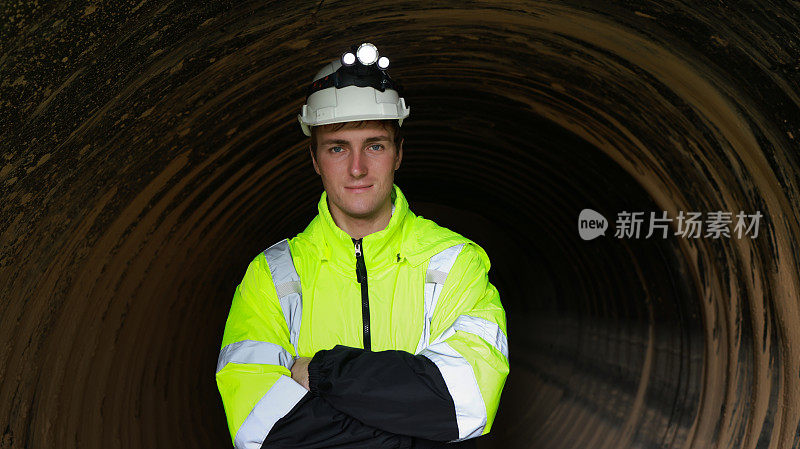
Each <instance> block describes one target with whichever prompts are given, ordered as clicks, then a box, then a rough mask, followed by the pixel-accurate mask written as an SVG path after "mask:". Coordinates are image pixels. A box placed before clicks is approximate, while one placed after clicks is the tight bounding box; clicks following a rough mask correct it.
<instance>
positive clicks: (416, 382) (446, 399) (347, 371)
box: [308, 345, 458, 441]
mask: <svg viewBox="0 0 800 449" xmlns="http://www.w3.org/2000/svg"><path fill="white" fill-rule="evenodd" d="M308 377H309V387H310V389H311V393H312V394H315V395H318V396H319V397H321V398H323V399H326V400H327V401H328V402H329V403H330V404H331V405H332V406H334V407H336V408H337V409H339V410H340V411H342V412H344V413H346V414H347V415H349V416H352V417H354V418H356V419H358V420H360V421H362V422H363V423H365V424H367V425H370V426H374V427H377V428H379V429H383V430H386V431H388V432H391V433H396V434H401V435H410V436H414V437H420V438H425V439H429V440H435V441H451V440H455V439H456V438H458V424H457V422H456V411H455V405H454V404H453V398H452V397H451V396H450V392H449V391H448V389H447V384H445V382H444V379H443V378H442V374H441V372H440V371H439V368H437V367H436V365H435V364H434V363H433V362H432V361H431V360H430V359H428V358H427V357H425V356H421V355H414V354H410V353H408V352H405V351H399V350H388V351H379V352H371V351H365V350H363V349H360V348H351V347H348V346H342V345H337V346H336V347H334V348H333V349H330V350H327V351H318V352H317V353H316V355H314V358H313V359H312V360H311V363H309V365H308Z"/></svg>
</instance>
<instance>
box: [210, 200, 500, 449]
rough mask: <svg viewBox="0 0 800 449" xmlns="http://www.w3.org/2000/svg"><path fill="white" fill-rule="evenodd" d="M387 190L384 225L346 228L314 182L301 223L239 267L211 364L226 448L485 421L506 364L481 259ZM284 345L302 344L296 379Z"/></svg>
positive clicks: (384, 443) (396, 438) (468, 430)
mask: <svg viewBox="0 0 800 449" xmlns="http://www.w3.org/2000/svg"><path fill="white" fill-rule="evenodd" d="M391 195H392V201H393V204H394V205H393V209H394V210H393V213H392V216H391V219H390V221H389V224H388V226H387V227H386V228H385V229H383V230H381V231H378V232H375V233H373V234H369V235H367V236H365V237H364V238H363V239H358V240H355V239H352V238H350V236H348V235H347V234H346V233H345V232H344V231H343V230H341V229H340V228H339V227H338V226H337V225H336V224H335V223H334V221H333V218H332V217H331V214H330V211H329V209H328V203H327V196H326V194H325V193H323V194H322V197H321V199H320V201H319V205H318V209H319V215H318V216H316V217H315V218H314V219H313V220H312V221H311V223H310V224H309V225H308V227H307V228H306V229H305V230H304V231H303V232H302V233H300V234H299V235H297V236H296V237H294V238H292V239H290V240H284V241H281V242H279V243H277V244H275V245H273V246H271V247H270V248H268V249H267V250H265V251H264V252H263V253H261V254H259V255H258V256H256V257H255V259H254V260H253V261H252V262H251V263H250V265H249V266H248V268H247V271H246V273H245V275H244V278H243V279H242V282H241V283H240V284H239V286H238V287H237V288H236V292H235V294H234V297H233V303H232V305H231V310H230V314H229V316H228V320H227V323H226V325H225V333H224V336H223V340H222V349H221V351H220V355H219V360H218V363H217V373H216V380H217V385H218V387H219V391H220V394H221V396H222V402H223V405H224V407H225V413H226V415H227V419H228V427H229V429H230V432H231V437H232V439H233V443H234V445H235V446H236V447H237V448H260V447H286V446H290V447H373V448H374V447H422V446H424V444H423V442H431V441H437V442H445V441H456V440H465V439H468V438H473V437H476V436H479V435H482V434H485V433H488V432H489V430H490V429H491V427H492V422H493V421H494V417H495V414H496V412H497V407H498V404H499V401H500V393H501V391H502V389H503V385H504V383H505V379H506V376H507V375H508V372H509V364H508V342H507V338H506V335H507V332H506V319H505V312H504V310H503V307H502V305H501V303H500V298H499V294H498V291H497V289H496V288H495V287H494V286H493V285H492V284H491V283H490V282H489V280H488V278H487V272H488V270H489V258H488V256H487V255H486V253H485V252H484V250H483V249H482V248H480V247H479V246H478V245H477V244H475V243H473V242H472V241H470V240H468V239H466V238H465V237H462V236H461V235H459V234H457V233H455V232H453V231H451V230H448V229H446V228H443V227H440V226H438V225H436V224H435V223H434V222H432V221H430V220H427V219H424V218H422V217H418V216H416V215H415V214H414V213H412V212H411V211H410V210H409V208H408V203H407V202H406V199H405V197H404V196H403V194H402V192H401V191H400V189H399V188H398V187H397V186H396V185H395V186H394V187H393V190H392V194H391ZM296 357H313V359H312V361H311V363H310V364H309V368H308V372H309V379H310V389H311V391H310V392H309V391H307V390H306V389H305V388H303V387H302V386H301V385H300V384H298V383H297V382H295V381H294V380H293V379H292V378H291V371H290V369H291V367H292V364H293V363H294V359H295V358H296ZM437 444H441V443H437Z"/></svg>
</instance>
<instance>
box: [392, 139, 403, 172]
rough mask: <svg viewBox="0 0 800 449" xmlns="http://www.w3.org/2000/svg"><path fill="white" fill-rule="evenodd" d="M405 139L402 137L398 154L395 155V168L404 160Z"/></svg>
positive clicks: (398, 146)
mask: <svg viewBox="0 0 800 449" xmlns="http://www.w3.org/2000/svg"><path fill="white" fill-rule="evenodd" d="M404 141H405V139H400V144H399V145H397V154H395V156H394V169H395V170H397V169H398V168H400V162H401V161H402V160H403V142H404Z"/></svg>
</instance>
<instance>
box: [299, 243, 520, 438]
mask: <svg viewBox="0 0 800 449" xmlns="http://www.w3.org/2000/svg"><path fill="white" fill-rule="evenodd" d="M488 270H489V259H488V257H487V256H486V253H485V252H484V251H483V250H482V249H481V248H480V247H478V246H477V245H475V244H466V245H464V247H463V249H462V251H461V253H460V254H459V256H458V258H457V259H456V262H455V263H454V265H453V267H452V269H451V270H450V273H449V275H448V276H447V280H446V281H445V284H444V286H443V289H442V293H441V295H440V296H439V300H438V303H437V306H436V309H435V313H434V315H433V318H432V320H431V326H430V329H431V336H432V338H433V339H432V341H431V344H429V345H428V346H427V347H425V348H424V349H423V350H422V351H420V352H419V353H418V354H410V353H408V352H405V351H380V352H369V351H364V350H363V349H358V348H349V347H345V346H336V347H334V348H333V349H331V350H328V351H319V352H317V354H316V355H315V356H314V358H313V359H312V361H311V363H310V364H309V368H308V369H309V385H310V388H311V392H312V393H313V394H315V395H318V396H320V397H322V398H324V399H326V400H327V401H329V402H330V403H331V405H332V406H334V407H336V408H337V409H339V410H341V411H343V412H344V413H346V414H348V415H350V416H353V417H355V418H356V419H359V420H361V421H363V422H364V423H365V424H368V425H372V426H375V427H378V428H380V429H384V430H387V431H390V432H393V433H399V434H404V435H412V436H417V437H422V438H427V439H431V440H439V441H458V440H465V439H468V438H473V437H477V436H480V435H483V434H486V433H488V432H489V430H490V429H491V426H492V423H493V421H494V417H495V414H496V412H497V407H498V405H499V401H500V393H501V391H502V389H503V385H504V384H505V379H506V377H507V375H508V372H509V364H508V343H507V339H506V320H505V312H504V310H503V308H502V305H501V303H500V298H499V294H498V292H497V289H496V288H495V287H494V286H493V285H492V284H491V283H490V282H489V280H488V276H487V274H488ZM409 410H411V411H413V413H409Z"/></svg>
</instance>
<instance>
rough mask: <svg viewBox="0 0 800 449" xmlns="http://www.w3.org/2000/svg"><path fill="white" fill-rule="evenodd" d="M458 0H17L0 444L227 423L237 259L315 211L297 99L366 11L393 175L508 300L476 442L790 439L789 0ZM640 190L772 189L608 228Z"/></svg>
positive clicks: (669, 195)
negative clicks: (600, 227)
mask: <svg viewBox="0 0 800 449" xmlns="http://www.w3.org/2000/svg"><path fill="white" fill-rule="evenodd" d="M443 6H445V4H444V3H442V4H437V5H436V6H435V7H434V6H433V5H430V4H429V3H424V2H407V3H402V4H397V3H385V4H384V3H381V2H378V3H375V4H372V5H365V4H363V3H356V2H336V3H326V2H320V3H314V4H300V5H297V4H289V3H288V2H287V3H272V4H266V3H264V2H241V3H236V4H232V3H207V4H195V3H191V4H189V3H180V2H174V3H171V2H163V1H154V2H141V3H130V4H129V3H119V4H114V5H106V4H99V3H98V4H94V3H90V4H73V5H62V4H58V5H49V6H45V5H38V4H34V3H31V4H28V3H21V4H18V5H7V6H6V7H4V11H3V14H4V16H5V17H4V20H3V25H2V33H3V39H2V40H0V45H2V47H1V48H2V52H0V108H2V111H3V114H2V117H0V123H2V125H3V126H2V127H1V128H0V133H1V134H0V136H1V137H0V141H2V160H0V183H2V186H3V189H2V193H0V195H2V199H3V201H2V205H1V206H0V207H2V212H0V248H2V253H1V254H0V289H2V294H3V296H2V297H3V300H2V303H0V342H2V344H0V379H1V380H2V383H0V447H4V448H5V447H13V448H17V447H31V448H34V447H35V448H38V447H81V448H93V447H126V448H127V447H132V448H133V447H225V446H226V445H228V444H229V442H230V440H229V437H228V435H227V429H226V428H225V419H224V415H223V411H222V407H221V403H220V401H219V398H218V395H217V392H216V387H215V385H214V381H213V367H214V366H215V361H216V356H217V351H218V349H219V343H220V339H221V335H222V329H223V326H224V320H225V317H226V314H227V310H228V307H229V305H230V298H231V296H232V292H233V289H234V288H235V286H236V284H237V283H238V282H239V280H240V279H241V276H242V274H243V273H244V268H245V267H246V265H247V263H248V262H249V261H250V259H252V257H254V255H255V254H257V253H258V252H259V251H261V250H263V249H264V248H265V247H266V246H268V245H269V244H271V243H273V242H275V241H277V240H279V239H281V238H284V237H287V236H292V235H294V234H296V233H297V232H298V231H299V230H301V229H302V228H303V227H304V226H305V224H307V222H308V221H309V220H310V219H311V217H312V216H313V215H314V214H315V204H316V201H317V200H318V198H319V194H320V192H321V184H320V182H319V181H318V180H317V178H316V175H315V174H314V172H313V170H312V168H311V164H310V162H309V160H308V155H307V152H306V150H304V146H305V145H306V141H305V140H304V139H303V136H302V134H301V133H300V132H299V129H298V128H299V127H298V125H297V123H296V121H295V118H294V117H295V114H296V113H297V111H298V110H299V108H300V105H301V104H302V99H303V93H304V89H305V85H306V82H307V80H308V79H310V77H311V75H313V73H314V72H315V71H316V70H317V68H318V67H319V66H321V65H322V64H324V63H325V62H326V61H328V60H329V59H331V58H332V57H333V55H337V54H338V53H339V52H340V51H341V49H342V48H345V47H346V46H348V45H350V44H351V43H353V42H360V41H364V40H369V41H372V42H374V43H376V44H377V45H378V47H379V49H381V50H382V52H384V54H386V55H388V56H389V57H390V58H391V59H392V69H391V72H392V75H393V76H394V77H395V78H396V79H399V80H401V81H402V82H403V84H404V86H405V87H406V98H407V99H408V101H409V104H410V105H411V106H412V109H413V114H412V117H411V119H410V120H409V121H408V122H407V125H405V126H404V134H405V136H406V144H405V148H406V154H405V157H404V161H403V167H402V168H401V170H400V171H399V172H398V178H397V183H398V185H400V186H401V187H402V188H403V190H404V192H405V193H406V195H407V196H408V197H409V199H410V202H411V205H412V208H413V209H414V210H415V211H416V212H417V213H418V214H421V215H423V216H426V217H429V218H433V219H435V220H436V221H438V222H439V223H441V224H443V225H446V226H448V227H451V228H453V229H455V230H457V231H459V232H462V233H464V234H465V235H467V236H469V237H471V238H473V239H474V240H475V241H477V242H478V243H480V244H481V245H482V246H484V248H485V249H486V250H487V252H488V253H489V255H490V257H491V258H492V263H493V266H492V271H491V278H492V281H493V282H494V283H495V284H496V285H497V286H498V288H499V290H500V292H501V294H502V298H503V301H504V305H505V307H506V309H507V314H508V322H509V341H510V352H511V367H512V372H511V375H510V376H509V379H508V381H507V384H506V389H505V393H504V396H503V399H502V401H501V406H500V410H499V413H498V418H497V420H496V422H495V426H494V428H493V430H492V434H491V435H490V436H488V437H484V438H482V439H481V441H480V446H481V447H519V448H527V447H537V448H540V447H541V448H585V447H593V448H594V447H598V448H640V447H641V448H655V447H659V448H661V447H663V448H667V447H668V448H710V447H714V448H740V447H741V448H756V447H759V448H761V447H764V448H789V447H796V446H797V445H798V442H797V436H798V423H800V379H799V378H798V377H800V369H798V366H800V327H798V325H799V324H800V311H799V310H798V299H799V298H800V294H799V293H798V290H799V288H798V287H800V281H799V279H798V265H800V261H799V260H798V254H800V251H798V241H799V240H798V239H799V238H800V225H798V212H797V208H798V205H800V201H798V199H799V198H800V196H798V193H800V191H799V189H798V173H800V161H799V160H798V159H799V158H798V145H797V141H796V138H797V136H799V135H800V129H798V124H800V114H798V104H800V101H798V96H797V91H798V89H797V87H798V79H800V76H798V69H799V68H800V67H799V65H798V60H800V50H798V41H797V38H796V36H797V35H798V23H799V22H798V9H797V7H796V6H795V5H793V4H792V5H784V4H780V5H778V4H773V3H771V2H766V3H765V2H761V3H757V4H756V3H739V4H737V5H735V6H734V5H724V4H718V5H711V4H705V3H703V4H697V5H685V4H682V3H679V2H646V3H645V2H627V3H609V2H558V3H551V2H507V3H506V2H485V3H482V2H472V3H468V4H466V5H465V4H463V3H462V2H452V5H449V7H448V8H444V7H443ZM584 208H591V209H594V210H596V211H598V212H600V213H602V214H603V215H604V216H606V217H607V218H609V219H610V221H611V222H612V228H610V229H609V230H608V232H607V234H606V236H605V237H600V238H598V239H596V240H592V241H583V240H581V239H580V238H579V237H578V234H577V232H576V218H577V216H578V213H579V212H580V211H581V210H582V209H584ZM622 211H645V212H650V211H659V213H660V211H667V212H668V213H669V216H670V217H676V216H677V215H678V213H679V212H680V211H686V212H689V211H702V212H703V213H707V212H710V211H729V212H733V213H734V214H735V213H737V212H739V211H745V212H746V213H755V212H756V211H760V212H761V213H762V214H763V215H764V217H763V219H762V222H761V227H760V230H759V235H758V236H757V237H756V238H747V237H746V238H742V239H737V238H720V239H712V238H697V239H692V238H681V237H679V236H674V235H672V236H670V237H669V238H656V237H651V238H649V239H648V238H644V237H642V238H639V239H633V238H630V239H626V238H615V237H614V236H613V234H612V231H613V221H614V217H615V216H616V214H617V213H619V212H622ZM674 230H675V229H674V228H673V231H674ZM644 235H645V234H644V233H643V234H642V236H644Z"/></svg>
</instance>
